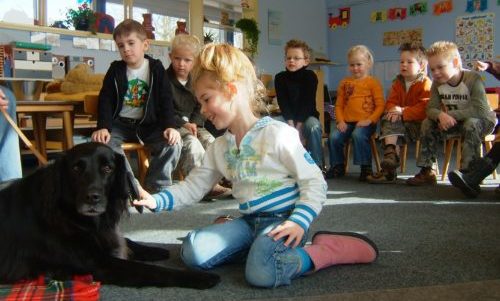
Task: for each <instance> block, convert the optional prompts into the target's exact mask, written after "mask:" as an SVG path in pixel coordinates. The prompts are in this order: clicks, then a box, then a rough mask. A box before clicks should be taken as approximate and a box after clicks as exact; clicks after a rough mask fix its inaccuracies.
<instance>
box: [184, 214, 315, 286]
mask: <svg viewBox="0 0 500 301" xmlns="http://www.w3.org/2000/svg"><path fill="white" fill-rule="evenodd" d="M287 217H288V215H286V216H268V217H258V216H253V215H247V216H243V217H240V218H237V219H234V220H232V221H229V222H226V223H223V224H212V225H209V226H207V227H204V228H201V229H198V230H194V231H192V232H190V233H189V234H188V235H187V237H186V238H185V239H184V242H183V243H182V249H181V257H182V260H183V261H184V263H186V264H187V265H188V266H190V267H194V268H201V269H210V268H213V267H215V266H218V265H221V264H224V263H230V262H240V261H242V260H244V259H245V257H246V267H245V278H246V280H247V282H248V283H249V284H251V285H253V286H258V287H268V288H270V287H278V286H280V285H289V284H290V282H291V280H292V279H294V278H297V277H299V276H300V272H299V270H300V267H301V266H302V263H301V259H300V255H299V254H298V251H297V249H293V248H290V247H285V246H284V244H283V243H284V239H280V240H278V241H274V240H273V239H272V238H271V237H269V236H267V233H268V232H269V231H271V229H273V228H274V227H276V226H277V225H279V224H280V223H282V222H283V221H284V220H286V218H287ZM306 240H307V235H304V237H303V239H302V241H301V244H300V247H302V246H303V245H304V243H305V242H306Z"/></svg>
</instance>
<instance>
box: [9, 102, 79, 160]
mask: <svg viewBox="0 0 500 301" xmlns="http://www.w3.org/2000/svg"><path fill="white" fill-rule="evenodd" d="M79 103H80V102H78V101H41V100H39V101H19V100H18V101H17V102H16V106H17V108H16V111H17V113H27V114H30V115H31V116H32V121H33V136H34V138H35V146H36V148H37V149H38V150H39V151H40V153H41V154H42V155H43V156H44V157H45V158H47V150H46V126H47V115H49V114H54V113H60V114H62V119H63V123H62V124H63V127H62V130H63V141H62V142H63V149H64V150H68V149H70V148H72V147H73V125H74V118H75V114H74V110H75V105H77V104H79Z"/></svg>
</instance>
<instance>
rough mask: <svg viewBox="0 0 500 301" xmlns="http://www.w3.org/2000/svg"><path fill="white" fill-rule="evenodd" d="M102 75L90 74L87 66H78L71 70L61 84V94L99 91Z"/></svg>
mask: <svg viewBox="0 0 500 301" xmlns="http://www.w3.org/2000/svg"><path fill="white" fill-rule="evenodd" d="M103 80H104V74H94V73H92V71H91V69H90V66H89V65H87V64H78V65H76V66H75V68H73V69H71V70H70V71H69V72H68V74H66V77H65V78H64V80H63V81H62V83H61V92H63V93H66V94H73V93H80V92H87V91H99V90H101V87H102V82H103Z"/></svg>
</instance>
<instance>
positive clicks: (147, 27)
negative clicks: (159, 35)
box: [142, 13, 155, 40]
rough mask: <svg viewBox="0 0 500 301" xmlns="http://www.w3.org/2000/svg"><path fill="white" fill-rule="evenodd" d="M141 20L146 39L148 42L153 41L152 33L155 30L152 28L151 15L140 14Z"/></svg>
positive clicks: (153, 35)
mask: <svg viewBox="0 0 500 301" xmlns="http://www.w3.org/2000/svg"><path fill="white" fill-rule="evenodd" d="M142 18H143V19H144V21H143V22H142V26H144V29H145V30H146V34H147V38H148V39H150V40H154V39H155V34H154V33H153V31H154V30H155V28H154V27H153V15H152V14H150V13H147V14H142Z"/></svg>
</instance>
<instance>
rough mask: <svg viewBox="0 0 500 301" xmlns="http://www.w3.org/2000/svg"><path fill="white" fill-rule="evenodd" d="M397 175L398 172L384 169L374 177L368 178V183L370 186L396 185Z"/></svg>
mask: <svg viewBox="0 0 500 301" xmlns="http://www.w3.org/2000/svg"><path fill="white" fill-rule="evenodd" d="M396 179H397V175H396V170H395V169H393V170H387V169H382V170H381V171H380V172H377V173H375V174H373V175H369V176H367V177H366V181H367V182H368V183H370V184H391V183H396Z"/></svg>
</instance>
